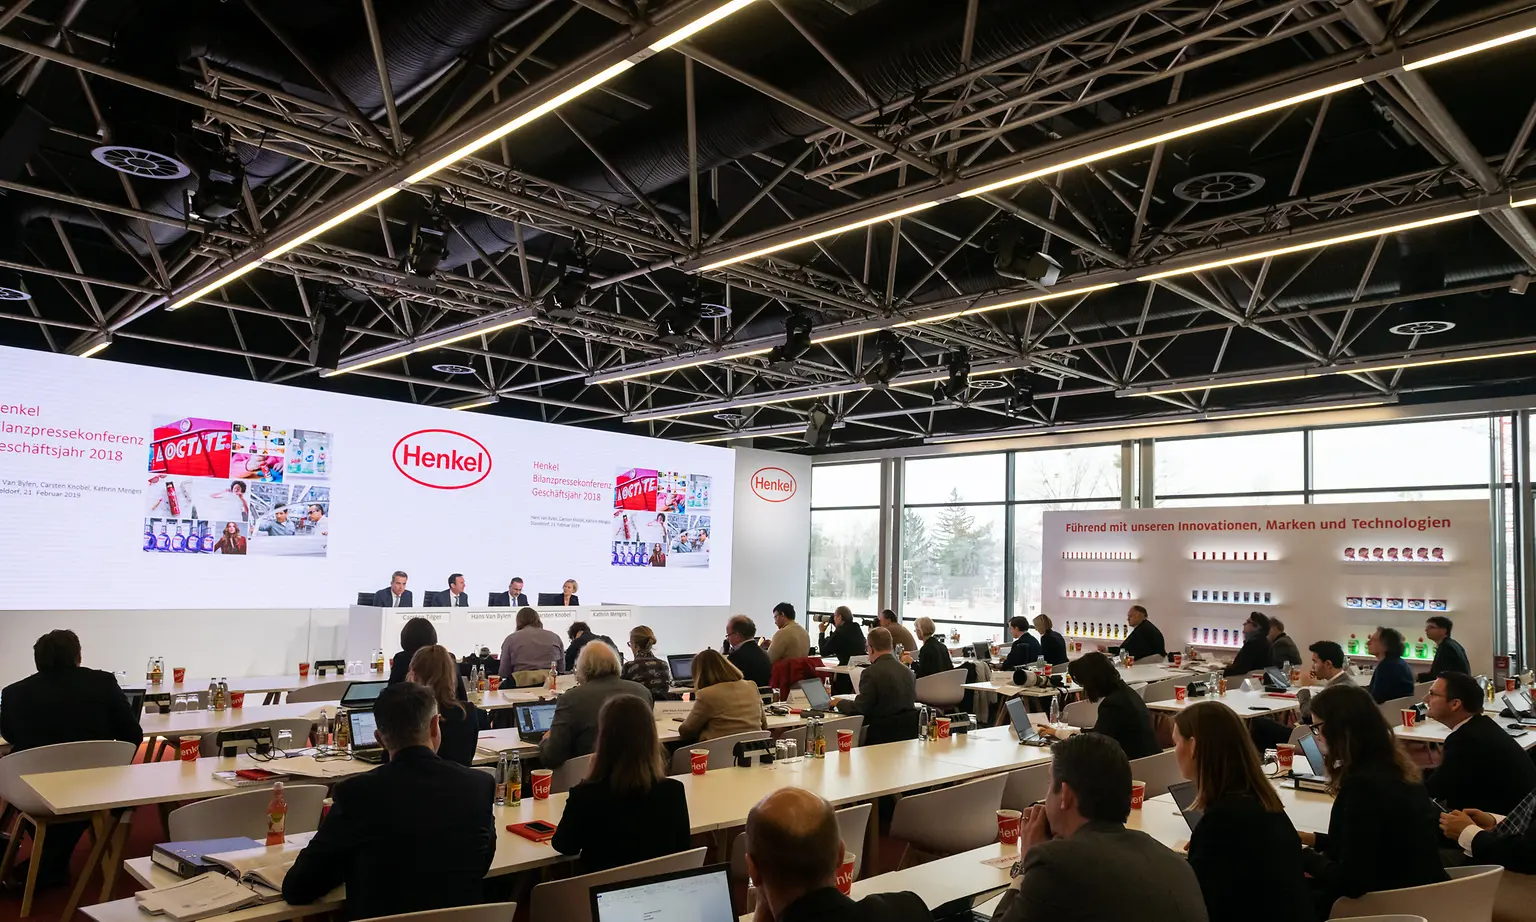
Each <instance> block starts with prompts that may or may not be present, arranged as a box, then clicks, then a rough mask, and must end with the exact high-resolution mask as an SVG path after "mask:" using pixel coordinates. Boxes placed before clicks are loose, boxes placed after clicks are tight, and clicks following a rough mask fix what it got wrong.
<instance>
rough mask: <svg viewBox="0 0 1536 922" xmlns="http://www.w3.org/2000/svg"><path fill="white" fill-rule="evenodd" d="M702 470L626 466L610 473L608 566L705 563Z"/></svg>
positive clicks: (705, 479) (706, 502)
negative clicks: (612, 487)
mask: <svg viewBox="0 0 1536 922" xmlns="http://www.w3.org/2000/svg"><path fill="white" fill-rule="evenodd" d="M711 481H712V478H711V477H710V475H708V474H693V473H686V472H682V471H663V470H656V469H654V468H639V467H631V468H624V469H620V470H618V471H616V472H615V474H614V489H613V537H612V541H611V542H610V548H609V550H610V556H609V560H608V564H609V566H613V567H625V568H629V567H695V568H704V567H708V566H709V543H710V542H709V533H710V489H711Z"/></svg>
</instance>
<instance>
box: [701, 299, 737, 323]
mask: <svg viewBox="0 0 1536 922" xmlns="http://www.w3.org/2000/svg"><path fill="white" fill-rule="evenodd" d="M729 316H731V309H730V308H729V307H726V306H725V305H724V304H706V303H704V302H700V303H699V317H700V318H701V319H704V320H719V319H720V318H721V317H729Z"/></svg>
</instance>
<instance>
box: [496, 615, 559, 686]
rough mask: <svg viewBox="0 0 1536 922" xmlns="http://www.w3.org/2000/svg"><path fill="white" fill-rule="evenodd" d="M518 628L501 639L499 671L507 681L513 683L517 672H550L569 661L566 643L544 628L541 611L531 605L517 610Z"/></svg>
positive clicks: (503, 679)
mask: <svg viewBox="0 0 1536 922" xmlns="http://www.w3.org/2000/svg"><path fill="white" fill-rule="evenodd" d="M514 624H515V625H516V627H515V628H514V630H513V631H512V633H510V634H508V635H507V639H506V640H503V641H502V642H501V660H500V664H499V667H498V669H497V671H498V672H499V673H500V675H501V679H502V681H503V682H504V683H506V684H508V685H510V684H512V682H511V679H512V675H513V673H517V672H547V671H549V669H550V668H551V667H555V666H558V665H559V664H560V663H563V662H564V661H565V644H564V643H562V642H561V640H560V635H559V634H556V633H555V632H554V631H548V630H545V629H544V622H543V621H541V620H539V613H538V612H536V611H534V610H533V609H531V608H519V609H518V610H517V621H516V622H514Z"/></svg>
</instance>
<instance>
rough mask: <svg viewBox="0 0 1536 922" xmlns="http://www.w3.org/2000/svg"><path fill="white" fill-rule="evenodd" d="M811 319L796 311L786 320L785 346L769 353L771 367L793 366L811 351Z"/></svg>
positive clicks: (774, 348) (775, 348)
mask: <svg viewBox="0 0 1536 922" xmlns="http://www.w3.org/2000/svg"><path fill="white" fill-rule="evenodd" d="M813 326H814V324H813V323H811V318H810V317H808V316H806V315H805V314H803V313H801V312H800V311H795V312H794V313H792V314H790V315H789V316H788V317H786V318H785V319H784V345H782V346H774V347H773V349H772V350H770V351H769V353H768V364H770V365H792V364H794V363H795V362H796V361H798V360H799V359H800V357H801V356H803V355H805V354H806V353H807V352H809V351H811V329H812V327H813Z"/></svg>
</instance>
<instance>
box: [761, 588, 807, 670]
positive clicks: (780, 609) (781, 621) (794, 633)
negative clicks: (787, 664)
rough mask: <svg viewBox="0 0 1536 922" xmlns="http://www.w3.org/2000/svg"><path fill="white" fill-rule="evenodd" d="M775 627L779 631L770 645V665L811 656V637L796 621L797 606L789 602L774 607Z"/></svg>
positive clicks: (775, 633)
mask: <svg viewBox="0 0 1536 922" xmlns="http://www.w3.org/2000/svg"><path fill="white" fill-rule="evenodd" d="M773 626H774V627H776V628H778V630H777V631H775V632H774V634H773V640H772V641H771V642H769V644H768V662H769V663H770V664H772V663H777V662H779V661H780V660H786V659H802V658H804V657H807V656H810V655H811V635H810V634H807V633H806V632H805V628H803V627H801V626H800V625H799V624H798V623H797V622H796V621H795V606H793V605H791V604H789V603H788V602H780V603H779V604H777V605H775V606H773Z"/></svg>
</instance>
